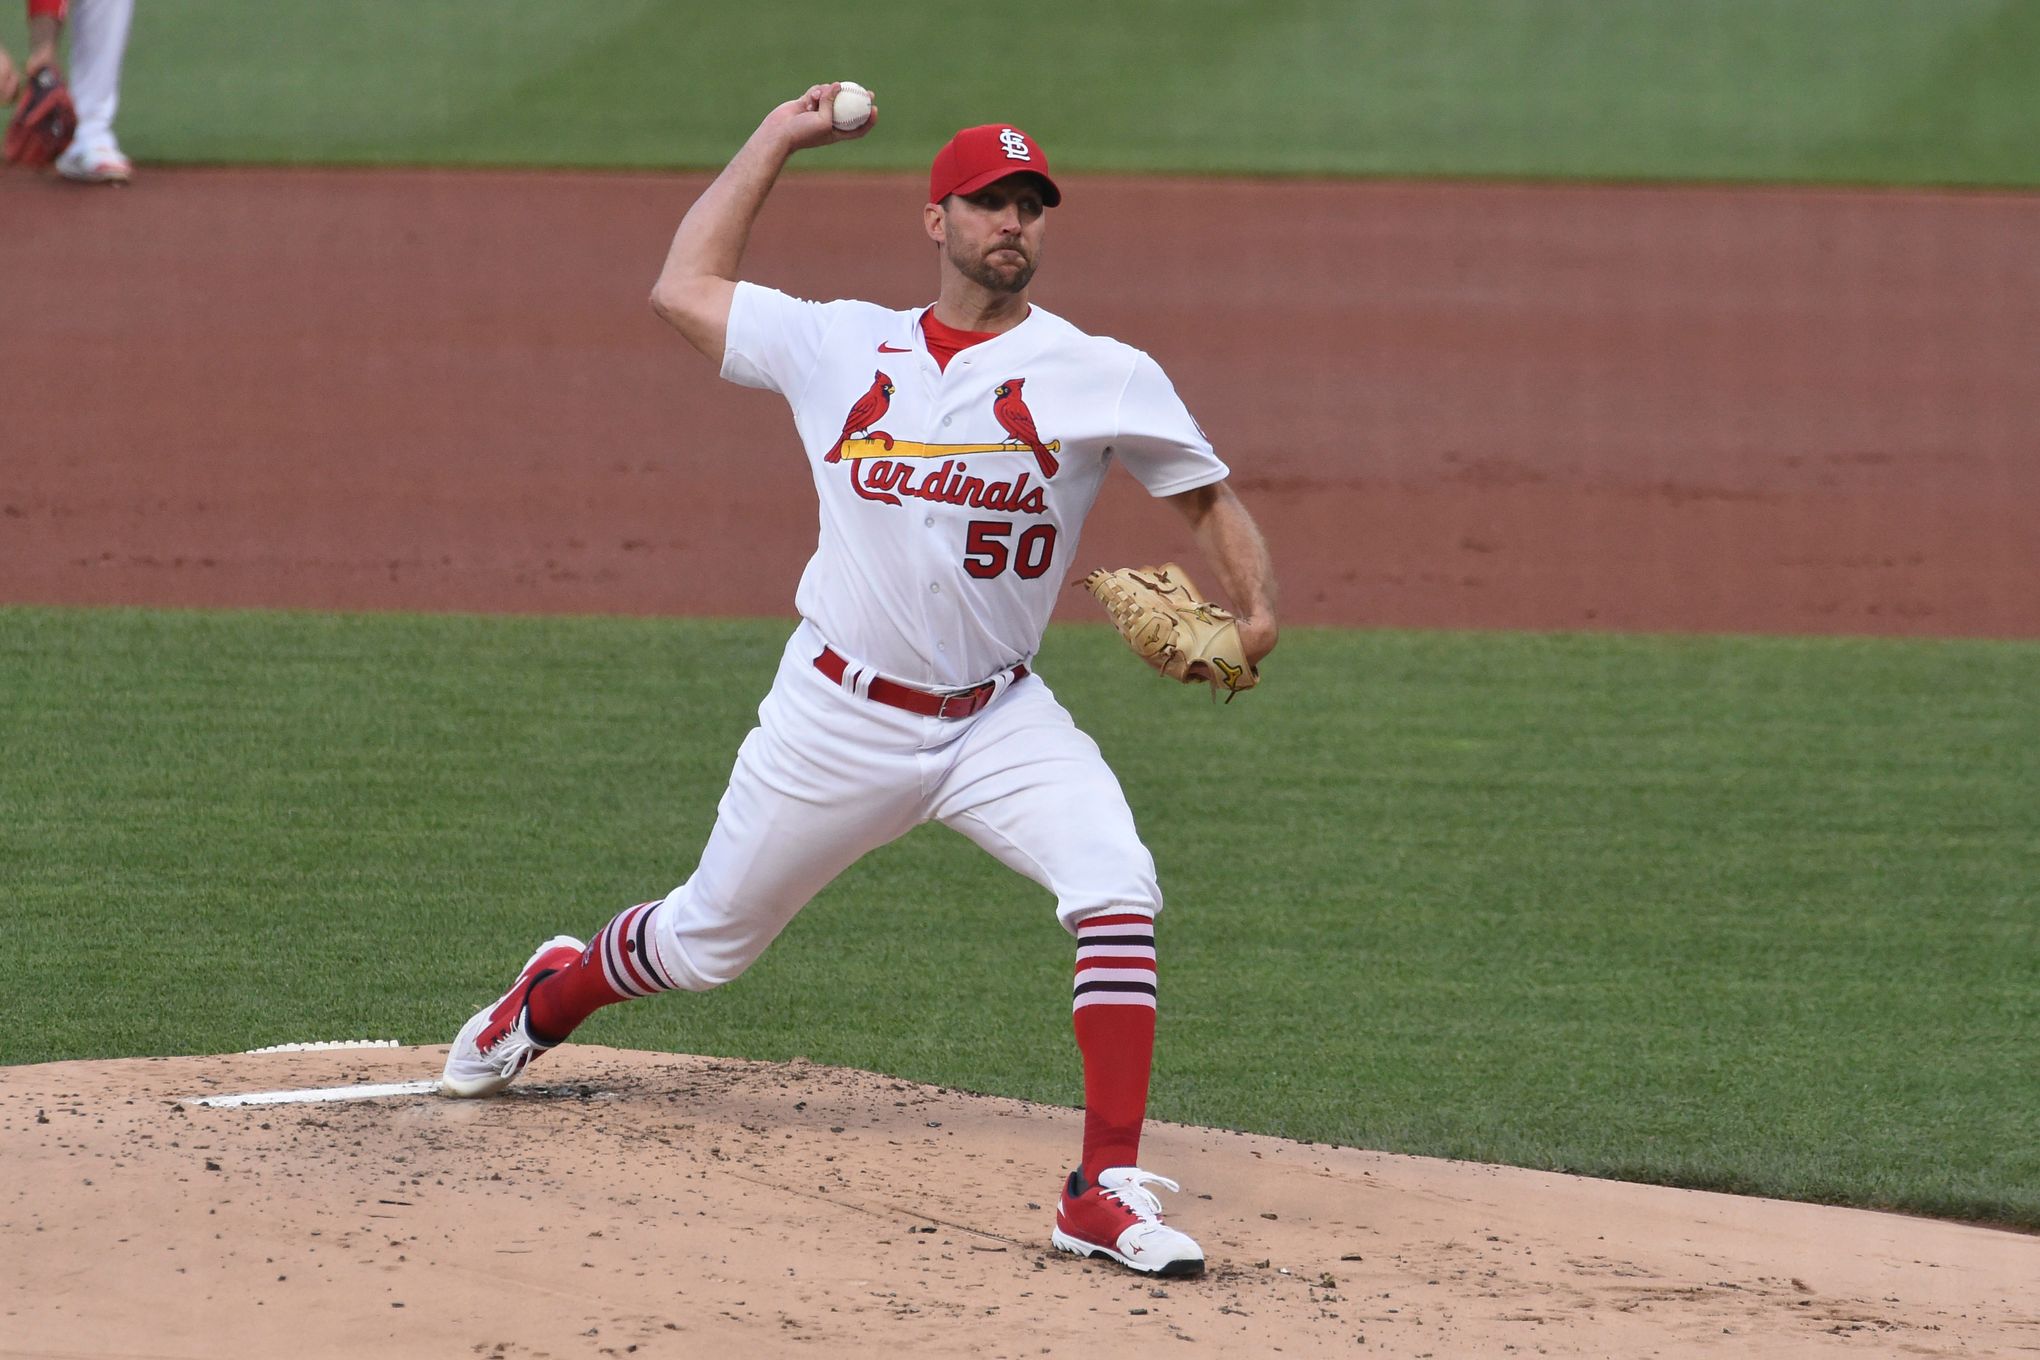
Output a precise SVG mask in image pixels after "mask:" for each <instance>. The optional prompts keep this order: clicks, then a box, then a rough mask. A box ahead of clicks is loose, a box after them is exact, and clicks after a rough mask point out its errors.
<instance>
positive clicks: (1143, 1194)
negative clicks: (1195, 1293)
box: [1053, 1166, 1204, 1276]
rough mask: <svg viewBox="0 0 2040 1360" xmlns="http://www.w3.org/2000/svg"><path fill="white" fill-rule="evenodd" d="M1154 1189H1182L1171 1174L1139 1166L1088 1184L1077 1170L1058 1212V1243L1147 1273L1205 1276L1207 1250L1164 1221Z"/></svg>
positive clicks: (1101, 1176) (1110, 1172) (1103, 1173)
mask: <svg viewBox="0 0 2040 1360" xmlns="http://www.w3.org/2000/svg"><path fill="white" fill-rule="evenodd" d="M1150 1185H1159V1186H1163V1187H1164V1188H1166V1189H1169V1190H1180V1189H1182V1188H1183V1187H1181V1186H1179V1185H1177V1184H1176V1183H1175V1182H1174V1181H1172V1180H1170V1179H1169V1178H1168V1177H1167V1176H1157V1175H1154V1174H1153V1173H1151V1172H1147V1171H1142V1170H1141V1169H1140V1168H1139V1167H1137V1166H1115V1167H1112V1168H1111V1169H1109V1170H1106V1171H1101V1172H1099V1173H1098V1183H1097V1184H1096V1185H1089V1184H1086V1183H1085V1180H1084V1173H1083V1172H1082V1171H1072V1172H1071V1173H1070V1178H1069V1181H1068V1183H1067V1184H1065V1185H1064V1186H1063V1195H1062V1203H1061V1205H1059V1206H1058V1207H1057V1208H1056V1211H1055V1237H1054V1239H1053V1241H1054V1242H1055V1245H1056V1246H1058V1247H1060V1248H1061V1249H1062V1250H1064V1251H1068V1252H1075V1253H1076V1254H1077V1255H1079V1256H1103V1257H1105V1258H1106V1259H1108V1260H1112V1261H1117V1262H1118V1263H1119V1264H1120V1265H1123V1266H1125V1267H1126V1268H1127V1269H1128V1270H1137V1271H1140V1272H1141V1273H1142V1274H1143V1275H1171V1276H1177V1275H1201V1274H1203V1273H1204V1248H1202V1247H1200V1246H1198V1245H1197V1243H1196V1242H1195V1241H1194V1240H1192V1239H1191V1237H1190V1236H1189V1234H1187V1233H1181V1232H1178V1231H1176V1229H1174V1228H1172V1227H1170V1226H1169V1225H1168V1224H1166V1223H1164V1222H1162V1206H1161V1203H1160V1202H1159V1201H1158V1200H1156V1199H1155V1197H1154V1195H1153V1194H1152V1193H1151V1192H1150V1191H1149V1190H1148V1189H1147V1187H1148V1186H1150Z"/></svg>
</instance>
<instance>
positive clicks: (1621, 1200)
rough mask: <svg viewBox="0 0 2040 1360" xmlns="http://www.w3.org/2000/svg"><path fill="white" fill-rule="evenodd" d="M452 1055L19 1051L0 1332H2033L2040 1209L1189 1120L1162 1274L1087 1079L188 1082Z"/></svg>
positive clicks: (1257, 1335) (294, 1342) (377, 1071)
mask: <svg viewBox="0 0 2040 1360" xmlns="http://www.w3.org/2000/svg"><path fill="white" fill-rule="evenodd" d="M442 1053H443V1051H442V1050H439V1049H364V1050H347V1051H327V1052H299V1053H270V1054H259V1055H239V1056H230V1057H202V1058H165V1059H131V1060H124V1061H119V1062H105V1063H53V1064H46V1065H40V1066H28V1067H11V1068H0V1165H5V1166H6V1167H7V1168H8V1169H9V1172H10V1174H9V1175H8V1177H7V1186H6V1189H5V1190H4V1192H0V1195H4V1200H0V1241H4V1242H6V1243H7V1244H8V1246H7V1258H8V1269H7V1270H6V1271H5V1274H4V1283H0V1317H4V1322H0V1355H4V1356H67V1357H68V1356H85V1355H93V1356H100V1355H121V1356H141V1355H147V1356H157V1357H162V1356H223V1355H225V1356H241V1355H247V1356H257V1355H260V1356H272V1355H281V1354H288V1355H293V1356H301V1357H322V1356H332V1357H342V1356H344V1357H350V1358H351V1357H358V1356H362V1355H377V1356H421V1357H422V1356H430V1357H445V1356H460V1355H474V1356H483V1357H491V1356H503V1357H524V1356H546V1355H549V1356H598V1355H624V1354H637V1355H645V1356H658V1355H674V1356H678V1355H699V1354H704V1353H713V1354H723V1355H744V1356H755V1355H784V1354H800V1353H808V1354H825V1355H832V1356H834V1355H873V1356H877V1355H893V1354H898V1353H902V1352H905V1353H910V1354H946V1355H961V1354H972V1355H977V1356H982V1357H986V1360H989V1358H990V1357H995V1356H1021V1355H1029V1356H1032V1355H1044V1354H1071V1353H1081V1354H1083V1355H1086V1356H1099V1355H1118V1354H1136V1353H1138V1354H1151V1353H1153V1352H1152V1347H1153V1346H1154V1345H1156V1344H1160V1343H1167V1344H1166V1345H1165V1346H1164V1348H1163V1353H1165V1354H1193V1353H1203V1354H1212V1355H1247V1354H1253V1355H1260V1354H1269V1353H1273V1352H1276V1351H1280V1352H1283V1353H1287V1354H1306V1355H1322V1354H1333V1353H1383V1354H1396V1355H1423V1354H1435V1355H1439V1356H1466V1355H1475V1354H1479V1355H1499V1354H1504V1353H1506V1352H1510V1351H1520V1352H1522V1353H1525V1354H1533V1353H1542V1354H1546V1355H1636V1356H1640V1355H1723V1356H1728V1355H1734V1356H1750V1355H1774V1354H1803V1353H1808V1352H1815V1351H1820V1350H1823V1349H1825V1348H1828V1347H1833V1348H1835V1349H1838V1350H1844V1351H1849V1352H1852V1353H1856V1354H1864V1355H1870V1354H1876V1355H1893V1354H1908V1355H1955V1354H1980V1353H1997V1352H1999V1351H2000V1350H2001V1349H2009V1348H2013V1347H2015V1346H2018V1345H2019V1344H2020V1343H2021V1342H2023V1343H2024V1345H2025V1346H2028V1347H2031V1346H2035V1345H2040V1320H2036V1318H2035V1316H2034V1309H2033V1307H2032V1302H2031V1295H2030V1292H2028V1290H2029V1287H2030V1285H2031V1283H2032V1281H2033V1280H2034V1279H2035V1278H2040V1239H2035V1238H2030V1237H2022V1236H2018V1235H2014V1234H2008V1233H1998V1232H1992V1231H1989V1230H1986V1229H1980V1228H1970V1227H1964V1226H1960V1225H1955V1224H1945V1223H1935V1222H1928V1221H1922V1220H1916V1219H1909V1218H1901V1217H1896V1216H1891V1215H1884V1214H1875V1213H1865V1212H1861V1211H1851V1210H1842V1209H1828V1208H1819V1207H1814V1206H1808V1205H1801V1204H1788V1203H1780V1202H1776V1201H1767V1200H1750V1199H1738V1198H1734V1197H1730V1196H1723V1195H1710V1194H1701V1193H1696V1192H1691V1191H1678V1190H1664V1189H1658V1188H1653V1187H1648V1186H1637V1185H1624V1184H1618V1183H1614V1182H1607V1181H1592V1180H1584V1179H1580V1178H1576V1177H1567V1176H1557V1175H1548V1174H1543V1173H1537V1172H1529V1171H1521V1170H1515V1169H1510V1168H1505V1167H1494V1166H1480V1165H1471V1164H1460V1163H1452V1162H1442V1161H1435V1160H1431V1159H1427V1158H1417V1157H1394V1156H1387V1155H1383V1154H1377V1153H1369V1152H1363V1151H1358V1150H1355V1149H1350V1148H1332V1147H1321V1146H1313V1145H1309V1144H1301V1143H1292V1142H1285V1141H1283V1140H1280V1139H1275V1138H1262V1137H1253V1136H1248V1135H1243V1134H1235V1133H1225V1132H1218V1131H1214V1130H1210V1129H1199V1128H1190V1127H1185V1126H1181V1125H1170V1124H1157V1125H1151V1126H1150V1131H1149V1134H1148V1139H1147V1142H1146V1144H1145V1147H1144V1153H1145V1156H1144V1160H1145V1161H1146V1162H1147V1163H1148V1164H1149V1165H1150V1166H1152V1167H1154V1168H1155V1169H1158V1170H1161V1171H1163V1172H1166V1173H1167V1174H1170V1175H1172V1176H1175V1177H1177V1178H1179V1179H1180V1180H1181V1181H1182V1182H1183V1185H1184V1191H1183V1193H1182V1194H1181V1195H1178V1196H1167V1197H1166V1198H1168V1199H1169V1200H1171V1201H1172V1203H1171V1204H1170V1209H1171V1219H1172V1221H1174V1222H1176V1223H1178V1224H1179V1225H1180V1226H1182V1227H1183V1228H1185V1229H1187V1230H1188V1231H1190V1232H1191V1233H1192V1234H1194V1235H1195V1236H1197V1237H1198V1238H1199V1239H1200V1240H1201V1241H1202V1242H1203V1243H1204V1245H1205V1249H1206V1251H1207V1252H1208V1253H1209V1258H1210V1263H1211V1268H1210V1270H1209V1272H1208V1273H1207V1274H1206V1276H1205V1277H1204V1278H1202V1279H1200V1280H1195V1281H1188V1282H1181V1281H1175V1282H1170V1283H1168V1284H1167V1285H1165V1286H1161V1285H1156V1284H1155V1283H1153V1282H1151V1281H1147V1280H1142V1279H1137V1278H1135V1277H1133V1276H1130V1275H1127V1274H1125V1273H1123V1272H1120V1271H1118V1270H1116V1269H1106V1268H1104V1267H1102V1266H1094V1265H1091V1264H1088V1263H1085V1262H1080V1261H1078V1260H1076V1259H1075V1258H1072V1257H1069V1256H1065V1255H1062V1254H1059V1253H1056V1252H1053V1251H1051V1250H1049V1249H1048V1248H1047V1238H1048V1229H1049V1225H1050V1217H1051V1214H1052V1209H1053V1201H1054V1195H1055V1192H1056V1188H1057V1185H1058V1182H1059V1179H1060V1177H1061V1176H1062V1175H1063V1174H1064V1172H1065V1170H1066V1169H1067V1160H1068V1158H1069V1157H1070V1156H1071V1154H1072V1152H1073V1151H1074V1149H1075V1148H1076V1147H1077V1145H1078V1141H1079V1136H1080V1131H1081V1124H1082V1119H1081V1115H1080V1114H1078V1113H1077V1112H1075V1111H1071V1110H1063V1109H1052V1108H1046V1107H1041V1106H1034V1105H1028V1104H1025V1103H1023V1102H1020V1101H1014V1100H1005V1099H998V1098H993V1097H986V1096H976V1095H967V1094H963V1093H960V1092H956V1091H947V1090H941V1089H938V1088H934V1087H927V1086H919V1085H915V1084H912V1083H909V1082H903V1081H897V1080H894V1079H891V1078H887V1077H880V1076H874V1075H871V1074H869V1073H864V1072H854V1071H846V1070H842V1069H836V1068H826V1067H818V1066H814V1065H812V1064H807V1063H800V1062H796V1063H792V1064H779V1065H775V1064H762V1063H746V1062H733V1061H723V1060H717V1059H709V1058H697V1057H685V1056H672V1055H667V1054H652V1053H625V1052H620V1051H617V1050H614V1049H605V1048H595V1047H575V1048H568V1049H563V1050H562V1051H560V1052H559V1053H557V1054H554V1055H552V1056H551V1057H549V1058H548V1059H547V1060H546V1063H545V1066H544V1067H543V1068H541V1069H538V1070H537V1071H536V1072H535V1073H534V1076H535V1077H536V1078H537V1080H535V1081H534V1082H532V1083H531V1084H530V1085H529V1086H528V1087H526V1088H524V1089H521V1090H519V1091H518V1092H517V1093H516V1094H514V1095H511V1096H507V1097H504V1098H502V1099H498V1100H492V1101H475V1102H459V1101H452V1100H446V1099H443V1098H441V1097H438V1096H435V1095H431V1094H423V1093H419V1094H402V1095H396V1096H388V1097H384V1098H380V1099H369V1100H355V1101H347V1102H324V1103H303V1104H269V1105H250V1106H241V1107H224V1108H223V1107H206V1106H193V1105H190V1104H187V1103H184V1101H185V1100H186V1098H190V1097H200V1096H217V1095H220V1094H225V1093H244V1092H267V1091H277V1090H285V1089H299V1088H311V1087H329V1086H341V1085H348V1084H355V1083H392V1082H418V1081H422V1080H425V1079H429V1078H430V1077H432V1076H434V1075H436V1073H437V1071H438V1068H439V1063H440V1060H441V1057H442ZM2021 1297H2023V1299H2024V1302H2023V1303H2020V1304H2015V1302H2014V1300H2015V1299H2019V1298H2021ZM1184 1343H1188V1344H1187V1346H1186V1345H1185V1344H1184ZM704 1346H707V1347H712V1348H713V1349H712V1350H710V1351H704V1350H703V1349H702V1348H703V1347H704Z"/></svg>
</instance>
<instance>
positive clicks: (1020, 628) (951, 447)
mask: <svg viewBox="0 0 2040 1360" xmlns="http://www.w3.org/2000/svg"><path fill="white" fill-rule="evenodd" d="M723 376H724V377H726V378H729V379H731V380H732V381H735V382H739V383H743V384H745V385H747V386H751V387H762V388H765V389H767V390H770V391H775V392H778V393H780V394H781V395H782V396H784V397H785V398H786V399H787V402H788V404H789V405H790V406H791V407H792V408H793V416H794V424H795V427H796V429H797V430H798V431H799V435H800V441H801V445H802V447H803V448H804V449H805V450H806V451H807V455H808V461H809V465H810V471H811V473H812V477H813V483H814V489H815V494H816V496H817V498H818V500H819V502H820V512H821V525H820V528H821V538H820V542H819V544H818V546H817V548H816V551H815V555H814V557H813V559H811V560H810V561H809V563H808V566H807V570H806V572H805V573H804V574H803V575H802V577H801V584H800V591H799V594H798V596H797V597H796V601H795V602H796V605H797V606H798V608H799V610H800V613H801V615H802V616H803V617H804V618H806V619H807V620H808V621H809V622H810V623H812V624H813V625H814V626H815V627H816V629H817V630H818V631H819V632H820V633H821V634H822V636H823V637H825V638H826V639H828V641H829V642H830V644H831V645H832V646H834V647H836V648H837V649H838V650H839V651H841V652H842V653H843V654H844V655H846V656H849V657H851V658H853V659H855V660H857V661H859V662H860V663H862V664H864V665H868V666H870V667H873V668H875V669H876V670H877V671H878V672H880V673H882V674H885V675H888V676H891V677H894V678H896V679H900V680H903V681H906V682H908V683H912V684H917V685H923V686H930V687H960V686H964V685H969V684H974V683H976V682H978V681H980V680H983V679H985V678H986V677H987V676H990V675H994V674H996V673H998V672H999V671H1001V670H1003V669H1005V668H1008V667H1010V666H1012V665H1013V664H1014V663H1015V662H1018V661H1023V660H1026V659H1027V658H1029V657H1031V656H1032V655H1033V654H1034V652H1035V649H1036V648H1037V647H1038V646H1039V645H1040V640H1041V634H1042V630H1043V629H1044V628H1045V627H1046V626H1047V623H1048V616H1049V612H1050V610H1051V609H1052V608H1053V607H1054V603H1055V596H1056V591H1057V588H1058V587H1059V586H1060V585H1061V583H1062V581H1063V579H1064V577H1065V576H1066V575H1067V574H1068V570H1069V567H1070V566H1071V565H1072V564H1073V563H1074V562H1075V560H1076V551H1077V535H1078V532H1079V530H1080V528H1081V526H1082V524H1083V521H1084V516H1085V515H1086V514H1087V513H1088V512H1089V510H1090V508H1091V505H1092V502H1093V501H1095V500H1096V499H1097V495H1098V489H1099V486H1100V485H1101V483H1102V482H1103V480H1104V476H1105V473H1106V470H1107V468H1108V466H1109V465H1110V463H1111V462H1112V461H1113V460H1114V459H1117V460H1118V461H1120V462H1123V463H1124V464H1125V465H1126V468H1127V470H1128V471H1129V472H1131V473H1132V474H1133V476H1134V477H1136V478H1137V479H1138V480H1139V481H1140V482H1141V483H1142V485H1144V486H1145V487H1146V488H1147V490H1148V491H1149V493H1150V494H1152V495H1156V496H1168V495H1174V494H1176V493H1178V492H1182V491H1188V490H1191V489H1193V488H1195V487H1199V486H1204V485H1207V484H1209V483H1211V482H1216V481H1219V480H1220V479H1222V478H1223V477H1224V476H1225V475H1226V467H1225V464H1224V463H1222V462H1220V461H1219V459H1218V458H1217V456H1216V455H1215V454H1213V452H1212V450H1211V445H1210V443H1209V442H1208V441H1207V440H1206V439H1205V438H1204V436H1203V433H1202V432H1201V431H1199V430H1198V428H1197V424H1196V422H1195V421H1194V420H1192V419H1191V418H1190V413H1189V412H1188V411H1187V410H1185V409H1184V406H1183V403H1182V400H1181V399H1180V398H1179V397H1178V396H1177V395H1176V391H1175V389H1174V388H1173V387H1172V386H1170V384H1169V380H1168V378H1167V377H1166V376H1165V375H1164V374H1163V373H1162V371H1161V369H1160V368H1159V367H1158V366H1157V365H1156V364H1155V362H1154V361H1153V360H1152V359H1150V358H1149V357H1148V356H1147V355H1145V354H1143V353H1141V352H1140V351H1139V350H1136V349H1133V348H1132V347H1130V346H1127V345H1123V344H1120V343H1119V342H1118V341H1116V340H1109V339H1105V338H1102V337H1098V336H1091V335H1086V334H1085V333H1084V332H1082V331H1080V330H1078V329H1077V328H1076V327H1074V326H1072V325H1070V324H1069V323H1068V322H1067V321H1064V320H1063V319H1062V318H1060V317H1058V316H1055V315H1053V314H1052V313H1049V312H1047V311H1044V310H1043V309H1041V308H1039V307H1036V308H1034V309H1032V310H1031V311H1030V312H1029V313H1028V316H1027V318H1026V320H1024V321H1022V322H1021V323H1020V324H1019V325H1018V326H1016V327H1014V328H1013V329H1012V330H1010V331H1007V332H1005V333H1004V334H1001V335H998V336H995V337H994V338H992V339H990V340H987V341H984V342H982V343H981V344H977V345H974V346H972V347H970V348H969V349H966V350H964V351H962V352H961V353H960V354H958V355H957V356H956V357H955V358H954V359H952V360H951V361H950V363H949V365H948V367H947V369H943V368H941V367H939V366H938V365H937V364H936V362H935V360H934V358H933V357H932V356H931V355H930V354H929V353H928V350H927V346H926V344H925V343H924V342H923V339H922V336H921V330H920V311H919V310H918V309H917V310H913V311H892V310H889V309H886V308H883V307H878V306H875V305H872V304H870V303H864V302H829V303H814V302H803V301H800V300H797V299H794V298H791V297H788V296H786V295H785V294H783V293H778V292H775V291H773V290H771V289H768V288H761V287H758V286H756V285H754V284H739V285H738V288H737V293H736V297H735V299H734V301H733V302H732V305H731V309H730V324H729V339H728V343H727V348H726V350H725V352H724V356H723Z"/></svg>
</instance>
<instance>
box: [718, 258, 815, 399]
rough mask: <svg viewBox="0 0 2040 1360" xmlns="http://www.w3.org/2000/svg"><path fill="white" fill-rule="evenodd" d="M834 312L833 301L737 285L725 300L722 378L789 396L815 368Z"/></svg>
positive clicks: (805, 381) (802, 385)
mask: <svg viewBox="0 0 2040 1360" xmlns="http://www.w3.org/2000/svg"><path fill="white" fill-rule="evenodd" d="M837 310H838V307H837V304H835V303H828V302H807V301H804V300H803V299H801V298H797V297H789V296H788V295H787V294H785V293H782V292H780V291H779V290H777V289H775V288H764V287H761V286H759V285H758V284H755V283H739V284H738V285H737V291H736V295H735V296H734V297H732V298H731V299H730V321H729V327H728V334H727V338H726V339H725V340H724V342H723V360H722V376H723V377H725V378H727V379H729V381H731V382H733V383H737V384H739V385H741V386H744V387H760V388H763V389H764V390H766V391H767V392H777V393H779V394H780V395H781V396H783V397H785V398H786V399H787V400H788V401H792V400H794V399H795V398H797V397H798V396H799V395H800V392H801V389H802V388H804V387H805V386H806V385H807V380H808V377H809V376H810V375H811V374H812V373H813V372H814V371H815V363H816V361H817V360H818V359H819V358H820V357H821V353H822V341H823V339H824V338H825V337H826V336H827V335H828V333H829V327H830V326H831V325H833V324H834V323H835V320H836V313H837Z"/></svg>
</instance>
